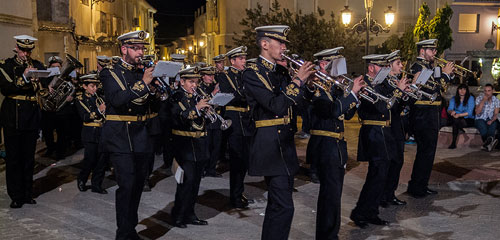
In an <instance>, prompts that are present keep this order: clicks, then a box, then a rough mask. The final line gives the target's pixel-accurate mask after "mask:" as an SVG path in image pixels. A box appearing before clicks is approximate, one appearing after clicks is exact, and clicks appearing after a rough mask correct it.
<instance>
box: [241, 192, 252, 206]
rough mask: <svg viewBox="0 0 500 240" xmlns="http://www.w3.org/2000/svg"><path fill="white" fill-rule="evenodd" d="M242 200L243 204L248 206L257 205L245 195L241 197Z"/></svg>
mask: <svg viewBox="0 0 500 240" xmlns="http://www.w3.org/2000/svg"><path fill="white" fill-rule="evenodd" d="M241 200H243V202H246V203H247V204H254V203H255V201H254V200H253V199H248V198H247V196H245V194H242V195H241Z"/></svg>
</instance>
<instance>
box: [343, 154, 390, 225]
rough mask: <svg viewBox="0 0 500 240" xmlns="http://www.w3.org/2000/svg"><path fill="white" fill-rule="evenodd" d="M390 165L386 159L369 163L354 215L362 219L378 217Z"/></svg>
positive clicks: (353, 211)
mask: <svg viewBox="0 0 500 240" xmlns="http://www.w3.org/2000/svg"><path fill="white" fill-rule="evenodd" d="M389 165H390V161H389V159H385V158H384V159H381V158H380V159H376V160H370V161H369V163H368V173H367V175H366V181H365V184H364V185H363V188H362V189H361V193H360V195H359V199H358V202H357V203H356V207H355V208H354V209H353V210H352V215H355V216H357V217H360V218H373V217H376V216H377V215H378V213H379V211H378V207H379V205H380V201H381V200H382V196H383V193H384V192H383V191H384V187H385V184H386V181H387V174H388V172H389Z"/></svg>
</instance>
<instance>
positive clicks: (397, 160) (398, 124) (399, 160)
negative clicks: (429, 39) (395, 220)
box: [380, 50, 415, 208]
mask: <svg viewBox="0 0 500 240" xmlns="http://www.w3.org/2000/svg"><path fill="white" fill-rule="evenodd" d="M387 62H388V63H389V66H390V67H391V72H390V73H389V76H388V78H387V79H386V82H387V83H388V82H389V81H392V83H393V84H397V83H398V82H400V81H405V82H406V81H407V79H406V78H402V79H398V76H399V75H400V74H401V70H403V67H404V66H403V64H402V63H401V56H400V55H399V50H396V51H394V52H392V53H391V54H389V55H388V56H387ZM384 83H385V82H384ZM403 94H404V95H405V96H403V97H402V98H400V101H398V102H397V103H396V104H395V106H394V107H393V108H392V109H391V131H392V136H393V137H394V143H395V145H394V146H389V147H390V148H391V149H392V150H391V152H392V153H393V154H392V155H391V156H392V158H391V160H390V164H389V170H388V174H387V181H386V184H385V187H384V195H383V196H382V200H381V202H380V206H382V207H384V208H386V207H389V205H406V201H404V200H400V199H398V198H397V197H396V194H395V192H396V189H397V188H398V184H399V175H400V172H401V168H402V167H403V163H404V157H405V156H404V149H405V129H404V124H403V119H402V116H401V114H402V112H403V110H404V109H405V107H406V106H408V104H410V103H412V102H414V101H415V99H414V98H410V96H409V95H407V93H403Z"/></svg>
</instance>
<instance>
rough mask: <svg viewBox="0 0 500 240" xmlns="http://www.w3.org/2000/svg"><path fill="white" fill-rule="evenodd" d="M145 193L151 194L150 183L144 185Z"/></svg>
mask: <svg viewBox="0 0 500 240" xmlns="http://www.w3.org/2000/svg"><path fill="white" fill-rule="evenodd" d="M142 191H143V192H151V187H150V186H149V183H146V184H144V188H143V189H142Z"/></svg>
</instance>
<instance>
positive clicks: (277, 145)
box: [242, 25, 313, 240]
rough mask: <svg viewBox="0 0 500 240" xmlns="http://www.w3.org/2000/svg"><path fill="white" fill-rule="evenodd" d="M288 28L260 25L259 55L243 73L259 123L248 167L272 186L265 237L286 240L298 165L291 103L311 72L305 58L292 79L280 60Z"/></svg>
mask: <svg viewBox="0 0 500 240" xmlns="http://www.w3.org/2000/svg"><path fill="white" fill-rule="evenodd" d="M289 29H290V28H289V27H288V26H284V25H272V26H263V27H258V28H256V29H255V30H256V31H257V44H258V46H259V48H260V56H259V58H258V59H257V64H256V65H250V66H249V68H247V69H246V70H245V71H244V72H243V76H242V78H243V83H244V86H245V93H246V96H247V101H248V104H249V105H250V109H251V112H252V115H253V118H254V120H255V127H256V130H255V133H254V134H253V136H252V139H251V142H250V148H251V150H250V158H249V166H248V172H249V174H250V175H252V176H264V178H265V181H266V184H267V186H268V195H267V199H268V200H267V207H266V213H265V218H264V224H263V227H262V239H273V240H279V239H288V234H289V233H290V227H291V225H292V219H293V212H294V207H293V199H292V192H293V177H294V175H295V174H296V173H297V171H298V169H299V162H298V159H297V152H296V149H295V143H294V133H293V131H292V127H291V126H290V115H291V108H292V106H294V105H297V103H298V102H300V101H301V100H302V99H303V94H304V91H303V90H302V88H301V87H302V85H303V83H304V82H305V81H306V79H307V78H308V77H309V75H311V74H312V73H313V70H312V67H313V65H312V63H310V62H306V63H304V64H303V66H302V67H301V68H299V70H298V73H297V75H296V76H295V77H294V78H293V80H292V79H291V78H290V75H289V74H288V69H286V68H285V67H283V66H281V65H279V64H276V61H278V60H281V59H282V58H283V57H282V54H283V53H284V52H285V50H286V43H287V42H288V40H287V39H286V36H287V34H288V31H289Z"/></svg>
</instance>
